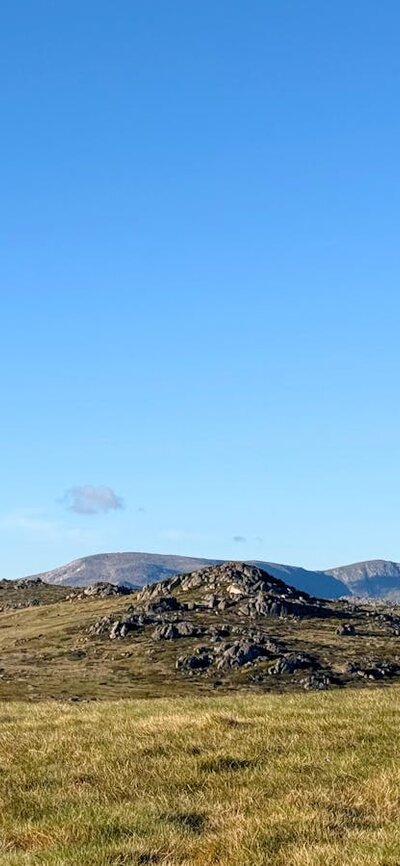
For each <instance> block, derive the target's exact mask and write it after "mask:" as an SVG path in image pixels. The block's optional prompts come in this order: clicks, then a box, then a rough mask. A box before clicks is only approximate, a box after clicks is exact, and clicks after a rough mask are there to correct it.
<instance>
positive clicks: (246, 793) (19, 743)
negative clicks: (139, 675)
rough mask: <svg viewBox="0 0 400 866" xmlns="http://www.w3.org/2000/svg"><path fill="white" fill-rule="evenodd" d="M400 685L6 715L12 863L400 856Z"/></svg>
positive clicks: (386, 861)
mask: <svg viewBox="0 0 400 866" xmlns="http://www.w3.org/2000/svg"><path fill="white" fill-rule="evenodd" d="M399 721H400V690H399V688H398V687H396V686H393V687H391V688H386V689H384V690H380V689H374V690H372V691H369V690H362V691H352V690H348V691H345V692H343V691H341V692H332V693H323V694H297V695H267V696H245V695H239V696H235V697H218V698H204V699H196V700H194V699H168V700H149V701H143V700H142V701H119V702H102V703H86V704H79V705H73V704H72V705H71V704H59V703H56V702H54V701H53V702H50V703H42V704H30V705H28V704H23V703H8V704H2V705H1V709H0V749H1V761H0V864H7V866H27V864H29V866H31V864H32V866H33V864H46V866H78V864H79V866H83V864H84V866H111V864H112V866H133V864H163V866H189V864H190V866H211V864H213V866H214V864H215V866H265V864H271V866H317V864H318V866H320V864H321V866H322V864H323V866H343V864H346V866H361V864H362V866H365V864H368V866H378V864H379V866H398V864H400V825H399V820H398V817H399V813H400V766H399V762H398V753H399V746H400V725H399Z"/></svg>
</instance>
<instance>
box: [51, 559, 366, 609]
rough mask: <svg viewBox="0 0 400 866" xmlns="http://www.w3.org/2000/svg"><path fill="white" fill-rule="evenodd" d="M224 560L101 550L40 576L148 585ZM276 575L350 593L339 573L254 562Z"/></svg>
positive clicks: (71, 582) (66, 581)
mask: <svg viewBox="0 0 400 866" xmlns="http://www.w3.org/2000/svg"><path fill="white" fill-rule="evenodd" d="M222 562H223V560H221V559H218V560H217V559H196V558H193V557H189V556H170V555H162V554H158V553H101V554H96V555H95V556H86V557H83V558H82V559H76V560H74V562H70V563H68V564H67V565H62V566H61V567H60V568H55V569H53V570H52V571H46V572H43V573H41V574H39V575H34V577H40V578H41V579H42V580H44V581H46V583H52V584H57V585H61V586H88V585H90V584H92V583H96V582H97V581H107V582H108V583H118V584H125V585H129V586H146V585H147V584H148V583H153V582H154V581H157V580H164V579H165V578H167V577H171V576H172V575H174V574H187V573H188V572H190V571H196V570H197V569H200V568H205V567H206V566H209V565H219V564H221V563H222ZM252 564H255V565H257V567H258V568H262V569H264V570H265V571H267V572H269V574H271V575H272V576H273V577H277V578H279V579H280V580H284V581H285V582H286V583H289V584H291V585H292V586H295V587H296V588H297V589H301V590H303V591H304V592H308V593H309V594H310V595H317V596H320V597H321V598H340V597H341V596H344V595H349V594H350V593H349V590H348V589H347V587H346V585H345V584H344V583H343V582H342V581H341V580H340V579H337V578H336V576H335V575H332V574H326V573H325V572H323V571H308V570H307V569H305V568H297V567H296V566H292V565H279V564H277V563H273V562H263V561H258V560H257V561H255V560H253V561H252Z"/></svg>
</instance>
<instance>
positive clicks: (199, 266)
mask: <svg viewBox="0 0 400 866" xmlns="http://www.w3.org/2000/svg"><path fill="white" fill-rule="evenodd" d="M399 41H400V5H399V3H398V2H397V0H385V2H383V3H378V2H377V0H374V2H371V0H353V2H351V3H349V2H348V0H336V2H334V3H327V2H325V3H321V2H320V0H298V2H295V0H275V2H265V0H246V2H242V0H241V2H238V0H229V2H228V0H223V2H222V0H191V2H188V0H140V2H139V0H133V2H132V0H118V3H115V2H111V0H107V2H105V0H96V2H94V0H85V2H84V3H82V2H79V3H78V2H76V0H68V2H66V0H57V2H54V0H52V2H50V0H25V2H24V3H16V2H14V0H12V2H11V0H3V2H2V3H1V9H0V110H1V127H2V130H1V138H0V181H1V188H0V194H1V212H0V243H1V250H0V254H1V262H0V278H1V301H2V303H1V340H0V351H1V367H0V370H1V373H0V375H1V407H2V413H1V424H0V448H1V455H2V461H1V463H2V472H1V501H0V551H1V554H0V576H3V577H13V576H20V575H21V574H26V573H32V572H34V571H39V570H42V569H47V568H51V567H55V566H56V565H60V564H62V563H63V562H66V561H68V560H70V559H72V558H75V557H78V556H81V555H86V554H89V553H95V552H103V551H104V552H105V551H111V550H146V551H158V552H165V553H168V552H174V553H182V554H188V555H204V556H211V557H232V558H233V557H235V558H257V559H269V560H275V561H278V562H287V563H296V564H299V565H304V566H305V567H321V568H327V567H329V566H335V565H338V564H343V563H346V562H350V561H354V560H357V559H365V558H372V557H384V558H391V559H400V543H399V517H400V462H399V445H400V423H399V422H400V418H399V415H400V410H399V373H400V343H399V318H400V292H399V288H400V285H399V276H400V244H399V223H400V161H399V153H400V114H399V104H400V52H399ZM88 486H89V487H90V489H88ZM102 487H106V488H110V489H109V490H106V491H104V490H103V491H101V490H100V491H99V490H97V488H102ZM82 488H83V489H82ZM92 488H93V489H92ZM66 491H70V492H69V493H67V494H66ZM71 491H72V492H71ZM114 494H115V496H114ZM82 497H83V500H85V497H86V500H85V502H86V506H87V503H88V499H89V506H90V507H89V508H87V507H86V506H84V507H81V506H82ZM107 497H108V498H107ZM117 497H120V498H122V499H123V501H124V505H125V507H124V508H120V507H115V508H114V507H113V505H120V504H121V503H120V501H119V499H118V498H117ZM79 502H80V503H81V505H79ZM92 506H93V507H92ZM88 510H89V511H91V512H95V513H87V511H88ZM235 539H236V540H235ZM238 539H240V540H238Z"/></svg>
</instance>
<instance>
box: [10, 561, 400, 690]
mask: <svg viewBox="0 0 400 866" xmlns="http://www.w3.org/2000/svg"><path fill="white" fill-rule="evenodd" d="M2 592H3V599H4V601H5V602H6V603H5V605H3V610H2V611H1V610H0V657H1V669H0V699H3V700H4V699H13V698H18V699H29V700H33V701H37V700H43V699H44V698H46V697H47V698H57V699H69V700H83V699H84V700H93V699H101V700H104V699H106V698H127V697H146V698H151V697H169V696H173V695H177V696H183V695H207V694H213V693H214V692H215V690H218V691H219V692H221V693H222V694H225V693H227V692H230V691H232V690H235V691H243V690H244V691H245V692H247V693H250V692H274V691H278V692H282V691H287V692H293V691H299V690H300V691H302V690H304V689H306V690H314V689H317V690H326V689H328V690H330V689H337V688H345V687H349V686H351V687H353V688H359V687H363V686H371V685H372V686H374V685H376V684H377V683H385V682H391V681H392V680H396V679H397V678H399V677H400V643H399V635H400V609H397V608H396V607H393V606H389V605H384V604H381V605H373V606H372V605H366V604H364V605H354V604H352V603H351V602H349V601H348V600H345V599H342V600H329V601H328V600H326V599H321V598H316V597H315V596H312V595H309V594H307V593H305V592H304V591H301V590H298V589H296V588H295V587H293V586H290V585H289V584H287V583H285V582H284V581H282V580H280V579H278V578H276V577H274V576H273V575H271V574H270V573H268V572H266V571H264V570H261V569H260V568H258V567H256V566H254V565H249V564H246V563H241V562H231V563H223V564H222V565H215V566H209V567H206V568H204V569H200V570H198V571H196V572H192V573H190V574H184V575H175V576H173V577H171V578H170V577H168V578H166V579H164V580H163V581H161V582H157V583H154V584H151V585H149V586H146V587H144V588H143V589H142V590H141V591H140V592H136V593H135V592H131V591H129V590H127V589H126V588H125V589H124V588H122V587H117V586H115V585H114V584H106V583H104V582H101V583H100V584H99V585H97V586H92V587H84V588H78V587H76V588H74V589H71V588H67V587H63V586H54V585H53V586H51V585H50V586H49V585H48V584H45V583H43V582H41V581H40V580H36V582H35V583H34V584H32V581H26V582H24V581H20V582H19V588H18V590H16V589H14V588H13V587H12V586H11V585H9V584H7V586H5V587H4V589H3V590H2ZM15 592H17V593H18V598H17V596H15V598H14V600H15V601H16V604H11V606H9V602H10V599H12V598H13V595H12V594H13V593H15ZM7 605H8V606H7ZM0 607H1V597H0Z"/></svg>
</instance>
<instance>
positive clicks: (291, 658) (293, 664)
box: [269, 653, 316, 676]
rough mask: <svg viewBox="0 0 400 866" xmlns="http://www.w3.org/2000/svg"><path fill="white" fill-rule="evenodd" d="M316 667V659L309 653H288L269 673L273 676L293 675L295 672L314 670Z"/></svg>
mask: <svg viewBox="0 0 400 866" xmlns="http://www.w3.org/2000/svg"><path fill="white" fill-rule="evenodd" d="M315 666H316V662H315V659H313V658H312V657H311V656H309V655H308V654H307V653H288V654H287V655H284V656H281V657H280V658H279V659H277V661H276V662H275V664H274V665H273V666H272V667H271V668H270V669H269V673H270V674H271V675H273V676H275V675H281V674H292V673H294V671H297V670H301V669H302V668H314V667H315Z"/></svg>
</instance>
